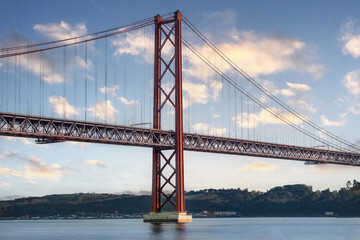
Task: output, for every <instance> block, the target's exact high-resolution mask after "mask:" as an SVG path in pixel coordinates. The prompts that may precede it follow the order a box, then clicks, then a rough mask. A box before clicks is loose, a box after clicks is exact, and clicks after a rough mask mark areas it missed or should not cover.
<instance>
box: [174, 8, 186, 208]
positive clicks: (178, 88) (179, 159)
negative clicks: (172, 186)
mask: <svg viewBox="0 0 360 240" xmlns="http://www.w3.org/2000/svg"><path fill="white" fill-rule="evenodd" d="M181 18H182V16H181V13H180V12H179V11H177V12H176V13H175V152H176V207H175V210H176V211H177V212H184V211H185V196H184V151H183V106H182V65H181V64H182V63H181Z"/></svg>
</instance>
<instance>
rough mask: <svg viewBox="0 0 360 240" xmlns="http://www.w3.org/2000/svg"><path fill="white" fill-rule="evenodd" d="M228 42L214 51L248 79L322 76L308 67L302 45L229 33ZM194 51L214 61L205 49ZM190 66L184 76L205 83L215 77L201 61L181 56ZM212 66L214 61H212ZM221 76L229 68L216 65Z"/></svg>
mask: <svg viewBox="0 0 360 240" xmlns="http://www.w3.org/2000/svg"><path fill="white" fill-rule="evenodd" d="M232 38H233V39H232V41H229V42H226V43H222V44H217V47H218V48H219V49H220V50H221V51H222V52H223V53H224V54H225V55H226V56H228V57H229V58H230V59H231V60H232V61H234V62H235V63H236V64H237V65H238V66H240V67H241V68H242V69H244V71H245V72H247V73H248V74H249V75H250V76H254V77H256V76H261V75H268V74H274V73H279V72H284V71H288V70H296V71H303V72H308V73H310V74H312V75H313V77H315V78H319V77H321V76H322V71H323V67H322V66H321V65H319V64H313V63H312V56H311V54H310V51H309V49H308V47H307V45H306V43H305V42H302V41H300V40H298V39H295V38H290V37H275V36H262V35H260V34H256V33H255V32H236V31H233V32H232ZM195 48H196V49H197V50H198V51H199V52H200V53H201V54H202V55H203V56H207V58H208V59H218V58H219V57H218V56H217V55H216V53H213V52H211V53H209V49H208V47H207V46H206V45H201V46H195ZM184 57H185V59H186V61H188V63H190V65H191V66H190V67H188V69H187V72H188V73H189V74H191V75H192V76H195V77H197V78H199V79H208V78H209V77H211V76H212V75H213V74H215V73H214V72H213V71H212V70H211V69H208V68H203V66H202V61H201V60H200V59H198V58H194V57H193V56H192V55H189V56H186V55H185V56H184ZM214 62H215V60H214ZM219 67H220V68H221V70H222V71H223V72H227V71H228V70H230V66H228V65H226V64H223V65H219Z"/></svg>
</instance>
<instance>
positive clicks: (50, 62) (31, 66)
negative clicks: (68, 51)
mask: <svg viewBox="0 0 360 240" xmlns="http://www.w3.org/2000/svg"><path fill="white" fill-rule="evenodd" d="M29 44H34V42H33V41H32V40H31V39H30V38H28V37H26V36H22V35H20V34H18V33H17V32H13V33H12V34H10V35H9V36H6V37H5V38H4V40H3V41H1V42H0V48H1V47H9V46H22V45H29ZM56 60H57V59H52V58H51V57H50V56H49V55H47V54H42V53H34V54H25V55H22V56H21V61H20V57H11V58H8V62H7V63H8V64H9V67H10V68H11V67H12V66H15V65H17V66H20V67H22V68H23V69H26V70H28V71H30V72H32V73H33V74H36V75H38V76H43V80H44V81H45V82H46V83H49V84H57V83H61V82H63V81H64V77H63V75H62V74H59V73H57V72H56V70H55V68H54V66H55V61H56Z"/></svg>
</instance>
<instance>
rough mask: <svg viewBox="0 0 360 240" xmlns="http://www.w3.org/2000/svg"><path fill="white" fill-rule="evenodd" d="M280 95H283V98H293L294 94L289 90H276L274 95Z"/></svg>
mask: <svg viewBox="0 0 360 240" xmlns="http://www.w3.org/2000/svg"><path fill="white" fill-rule="evenodd" d="M278 93H279V94H281V95H284V96H285V97H290V96H295V92H293V91H292V90H290V89H280V90H277V91H276V92H275V95H277V94H278Z"/></svg>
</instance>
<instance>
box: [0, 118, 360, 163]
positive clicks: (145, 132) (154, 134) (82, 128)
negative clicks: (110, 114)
mask: <svg viewBox="0 0 360 240" xmlns="http://www.w3.org/2000/svg"><path fill="white" fill-rule="evenodd" d="M0 135H2V136H12V137H25V138H35V139H37V140H36V141H37V142H39V143H51V142H57V141H58V140H61V141H76V142H90V143H103V144H115V145H129V146H136V147H150V148H156V149H159V150H166V149H174V147H175V133H174V132H173V131H164V130H159V129H148V128H140V127H134V126H120V125H111V124H101V123H94V122H83V121H75V120H64V119H57V118H49V117H38V116H27V115H20V114H12V113H1V112H0ZM183 145H184V150H186V151H198V152H211V153H222V154H234V155H244V156H252V157H265V158H276V159H286V160H295V161H305V162H308V161H310V162H313V163H331V164H340V165H350V166H360V153H354V152H346V151H334V150H328V149H323V148H309V147H300V146H294V145H285V144H278V143H269V142H259V141H250V140H243V139H235V138H226V137H216V136H207V135H200V134H191V133H183Z"/></svg>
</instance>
